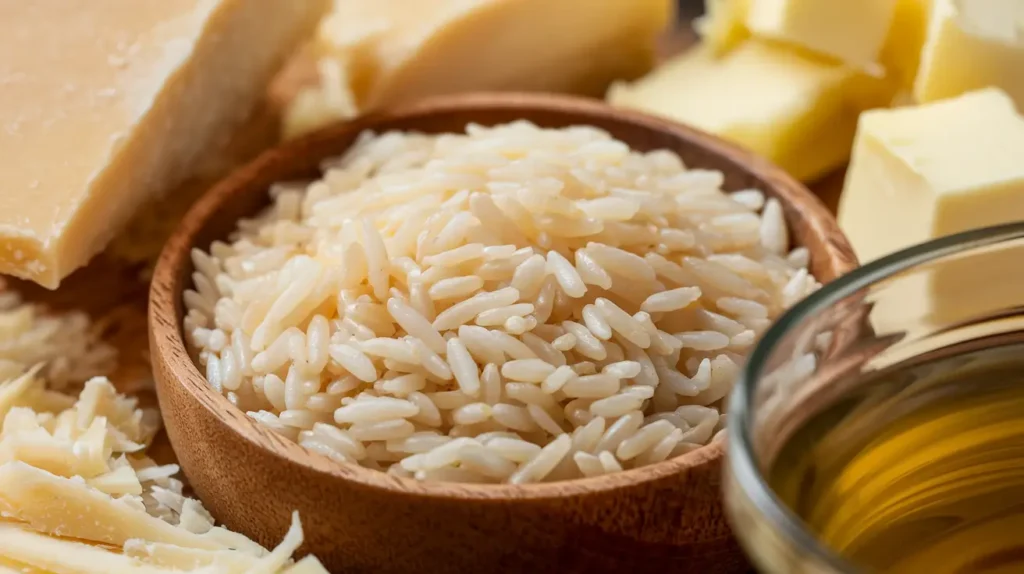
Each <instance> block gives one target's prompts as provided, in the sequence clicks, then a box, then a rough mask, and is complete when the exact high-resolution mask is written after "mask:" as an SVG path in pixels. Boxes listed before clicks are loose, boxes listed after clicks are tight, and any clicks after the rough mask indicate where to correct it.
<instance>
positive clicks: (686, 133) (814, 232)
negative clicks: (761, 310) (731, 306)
mask: <svg viewBox="0 0 1024 574" xmlns="http://www.w3.org/2000/svg"><path fill="white" fill-rule="evenodd" d="M523 119H525V120H529V121H531V122H533V123H535V124H537V125H540V126H542V127H566V126H570V125H590V126H595V127H598V128H601V129H603V130H606V131H607V132H609V133H610V134H612V135H613V136H614V137H616V138H617V139H620V140H622V141H624V142H626V143H627V144H629V145H630V146H631V147H633V148H634V149H637V150H640V151H650V150H655V149H669V150H672V151H674V152H676V153H677V154H679V156H680V157H681V158H682V160H683V161H684V162H685V163H686V165H688V166H690V167H695V168H704V169H711V170H717V171H721V172H722V173H723V174H724V176H725V184H724V189H725V190H727V191H737V190H741V189H749V188H756V189H760V190H762V191H764V192H765V193H766V195H768V196H771V197H776V198H778V199H779V201H780V203H781V205H782V207H783V211H784V214H785V217H786V221H787V223H788V225H789V228H790V237H791V241H792V242H793V244H794V245H800V246H804V247H806V248H808V250H809V251H810V254H811V265H810V270H811V272H812V273H813V274H814V275H815V276H816V277H817V278H818V279H819V281H822V282H827V281H830V280H832V279H834V278H836V277H838V276H839V275H841V274H843V273H845V272H846V271H849V270H851V269H853V268H854V267H856V259H855V257H854V255H853V252H852V249H851V248H850V246H849V244H848V243H847V241H846V239H845V237H843V235H842V234H841V233H840V231H839V229H838V226H837V225H836V223H835V220H834V218H833V217H832V215H831V214H830V213H829V212H828V210H827V209H826V208H825V206H824V205H823V204H822V203H821V202H820V201H819V200H818V199H817V198H816V197H815V196H814V195H812V194H811V193H810V192H809V191H808V190H807V189H806V188H805V187H803V186H802V185H801V184H800V183H798V182H796V181H795V180H793V179H792V178H791V177H789V176H788V175H787V174H785V173H784V172H783V171H782V170H780V169H779V168H777V167H775V166H773V165H772V164H770V163H769V162H767V161H765V160H762V159H760V158H758V157H756V156H754V155H753V154H751V153H750V152H747V151H745V150H743V149H740V148H738V147H736V146H734V145H731V144H729V143H726V142H724V141H722V140H719V139H717V138H715V137H713V136H710V135H707V134H704V133H702V132H699V131H697V130H694V129H692V128H688V127H685V126H681V125H678V124H674V123H672V122H669V121H666V120H662V119H658V118H654V117H651V116H647V115H644V114H640V113H635V112H629V111H624V110H619V109H614V108H611V107H609V106H607V105H605V104H603V103H601V102H599V101H594V100H585V99H580V98H573V97H566V96H552V95H538V94H500V95H499V94H473V95H464V96H456V97H446V98H441V99H437V100H428V101H424V102H422V103H419V104H416V105H413V106H410V107H407V108H403V109H401V110H398V111H394V112H387V113H382V114H375V115H369V116H364V117H361V118H358V119H356V120H354V121H351V122H348V123H344V124H339V125H337V126H334V127H331V128H327V129H325V130H321V131H319V132H316V133H314V134H311V135H309V136H307V137H304V138H302V139H299V140H296V141H294V142H290V143H287V144H285V145H283V146H281V147H278V148H275V149H272V150H269V151H267V152H265V153H264V154H262V155H261V156H260V157H258V158H257V159H256V160H255V161H253V162H252V163H251V164H249V165H247V166H245V167H243V168H242V169H240V170H239V171H237V172H235V173H234V174H232V175H231V176H230V177H228V178H227V179H225V180H224V181H222V182H221V183H219V184H218V185H217V186H215V187H214V188H212V189H211V190H210V191H209V192H207V194H206V195H205V196H204V197H203V198H202V199H201V200H200V201H199V202H198V203H197V204H196V205H195V206H193V208H192V209H191V210H190V211H189V213H188V214H187V215H186V216H185V218H184V220H183V221H182V223H181V224H180V226H179V228H178V229H177V230H176V232H175V234H174V235H173V236H172V238H171V239H170V240H169V241H168V243H167V245H166V246H165V248H164V251H163V253H162V254H161V257H160V260H159V262H158V265H157V269H156V271H155V273H154V279H153V286H152V290H151V296H150V329H151V339H152V341H153V345H154V346H155V349H154V350H155V351H156V356H157V357H160V358H162V360H166V361H167V362H168V363H169V364H168V365H167V367H168V369H169V370H170V372H171V373H172V376H173V378H174V379H176V382H177V384H180V385H182V386H183V387H185V389H186V390H187V391H188V393H189V394H190V395H191V396H192V397H194V398H195V399H196V402H197V403H198V405H197V406H200V405H201V407H202V408H208V409H214V410H217V411H219V413H221V414H220V415H219V416H220V417H221V420H223V421H224V423H225V424H226V425H227V426H229V427H231V429H232V430H233V431H234V432H236V433H238V434H240V435H243V436H244V437H245V438H246V439H247V440H249V441H252V442H254V443H256V444H257V445H259V446H261V447H262V448H266V449H270V450H273V451H274V452H275V453H276V454H277V455H278V456H281V457H284V458H287V459H290V460H292V461H293V462H299V463H301V464H304V465H306V466H310V467H312V468H315V469H317V470H319V471H321V472H324V473H328V474H333V475H336V476H338V477H343V478H346V479H351V480H356V481H359V482H362V483H364V484H366V485H367V486H370V487H380V488H387V489H396V488H397V489H400V490H404V491H408V492H410V493H416V494H423V495H428V496H449V495H453V494H454V495H457V496H460V497H471V498H492V499H493V498H501V497H512V498H517V497H531V498H533V497H549V496H564V495H565V494H567V493H572V492H573V491H576V492H578V493H585V492H594V491H597V490H605V489H610V488H617V487H620V486H625V485H628V484H636V483H638V482H643V481H647V480H655V479H658V478H662V477H665V476H667V475H670V474H673V473H677V472H680V471H682V470H685V469H688V468H691V467H694V466H698V465H702V464H704V463H707V462H709V461H713V460H716V459H718V458H720V456H721V454H722V447H721V445H720V444H718V443H715V444H712V445H709V446H707V447H704V448H701V449H697V450H695V451H693V452H691V453H688V454H686V455H683V456H680V457H677V458H675V459H672V460H669V461H665V462H662V463H658V464H654V465H650V466H645V467H640V468H636V469H631V470H627V471H624V472H620V473H612V474H608V475H603V476H599V477H594V478H583V479H576V480H572V481H565V482H553V483H539V484H528V485H522V486H516V485H461V484H459V485H448V484H438V483H423V482H419V481H415V480H412V479H404V478H396V477H392V476H388V475H385V474H384V473H381V472H378V471H374V470H371V469H366V468H362V467H356V466H355V465H340V464H337V463H335V462H333V461H330V460H329V459H327V458H326V457H323V456H320V455H317V454H314V453H310V452H308V451H306V450H305V449H303V448H302V447H300V446H298V445H297V444H295V443H292V442H291V441H288V440H286V439H284V438H283V437H280V436H278V435H277V434H276V433H273V432H272V431H269V430H266V429H263V428H262V427H260V426H258V425H257V424H256V423H255V422H253V421H251V420H250V419H249V418H248V417H247V416H246V415H245V414H244V413H242V412H241V411H240V410H238V409H236V408H235V407H234V406H233V405H231V404H230V403H229V402H228V401H227V399H225V398H224V397H222V396H221V395H220V394H219V393H216V392H214V391H213V390H212V389H210V387H209V385H208V384H207V382H206V380H205V378H204V377H203V375H202V374H201V373H200V372H199V370H198V368H197V367H196V366H195V365H194V364H193V362H192V360H191V359H190V358H189V354H188V352H187V350H186V348H185V343H184V338H183V334H182V327H181V325H182V319H183V316H184V305H183V301H182V293H183V291H184V290H185V289H186V288H188V287H189V278H190V277H191V274H192V272H193V267H192V262H191V258H190V257H189V252H190V250H191V249H192V248H193V247H203V248H206V247H208V246H209V245H210V243H211V242H213V241H214V240H217V239H223V238H225V237H227V236H228V235H229V234H230V233H231V232H232V231H233V230H234V229H235V225H236V222H237V221H238V220H239V219H241V218H244V217H250V216H252V215H254V214H256V213H257V212H258V211H259V210H261V209H262V208H264V207H266V206H267V205H268V203H269V201H268V193H267V192H268V189H269V187H270V186H271V185H272V184H274V183H276V182H282V181H289V180H307V179H312V178H315V177H317V176H318V174H319V166H320V163H321V161H322V160H323V159H326V158H329V157H333V156H337V155H341V154H343V153H344V152H345V150H346V149H347V148H348V147H349V146H350V145H351V144H352V143H353V142H354V141H355V139H356V138H357V137H358V135H359V134H360V133H361V132H363V131H364V130H367V129H370V130H374V131H376V132H378V133H379V132H385V131H389V130H412V131H419V132H424V133H444V132H453V131H461V130H463V129H464V128H465V126H466V125H467V124H469V123H477V124H482V125H496V124H501V123H507V122H511V121H515V120H523ZM162 406H164V407H165V408H174V406H173V405H162Z"/></svg>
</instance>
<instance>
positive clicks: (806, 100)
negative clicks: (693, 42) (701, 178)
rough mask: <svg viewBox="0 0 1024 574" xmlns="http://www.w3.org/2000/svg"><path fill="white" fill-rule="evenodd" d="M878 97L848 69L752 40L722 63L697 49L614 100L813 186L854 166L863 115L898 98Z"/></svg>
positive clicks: (619, 89) (616, 91) (616, 93)
mask: <svg viewBox="0 0 1024 574" xmlns="http://www.w3.org/2000/svg"><path fill="white" fill-rule="evenodd" d="M876 91H877V86H875V83H874V81H873V80H871V79H869V78H865V77H864V76H862V75H860V74H858V73H857V72H855V71H854V70H851V69H849V68H847V67H844V66H841V65H838V64H833V63H830V62H825V61H820V60H817V59H813V58H811V57H807V56H804V55H802V54H800V53H798V52H796V51H794V50H791V49H788V48H785V47H783V46H777V45H774V44H768V43H764V42H760V41H757V40H751V41H749V42H746V43H744V44H742V45H741V46H740V47H738V48H736V49H735V50H733V51H731V52H729V53H728V54H726V55H725V56H723V57H722V58H716V57H715V56H714V54H713V49H712V48H710V47H698V48H695V49H693V50H691V51H689V52H687V53H685V54H683V55H680V56H677V57H676V58H674V59H672V60H670V61H669V62H667V63H665V64H664V65H662V67H660V68H659V69H658V70H657V71H655V72H654V73H652V74H651V75H650V76H648V77H646V78H644V79H642V80H640V81H638V82H636V83H634V84H631V85H616V86H615V87H614V88H613V89H612V90H611V91H610V92H609V95H608V99H609V101H610V102H611V103H612V104H615V105H619V106H623V107H628V108H634V109H639V110H643V111H647V112H650V113H654V114H658V115H661V116H664V117H667V118H669V119H673V120H676V121H679V122H682V123H685V124H690V125H692V126H695V127H697V128H700V129H702V130H705V131H708V132H711V133H714V134H717V135H720V136H722V137H724V138H726V139H729V140H732V141H734V142H737V143H739V144H742V145H744V146H746V147H748V148H750V149H751V150H753V151H754V152H756V153H758V154H760V155H762V156H765V157H767V158H768V159H770V160H772V161H774V162H775V163H777V164H778V165H780V166H781V167H783V168H784V169H786V170H787V171H789V172H790V173H791V174H793V175H794V176H795V177H797V178H799V179H802V180H805V181H809V180H813V179H815V178H817V177H819V176H821V175H824V174H825V173H827V172H829V171H830V170H832V169H835V168H836V167H839V166H840V165H842V164H843V163H844V162H845V161H846V160H847V158H848V157H849V153H850V146H851V144H852V142H853V135H854V132H855V131H856V125H857V115H858V113H859V112H860V111H861V110H863V109H866V108H867V107H870V106H871V105H876V104H878V103H884V102H887V101H888V99H889V98H891V94H889V93H881V94H879V93H875V92H876Z"/></svg>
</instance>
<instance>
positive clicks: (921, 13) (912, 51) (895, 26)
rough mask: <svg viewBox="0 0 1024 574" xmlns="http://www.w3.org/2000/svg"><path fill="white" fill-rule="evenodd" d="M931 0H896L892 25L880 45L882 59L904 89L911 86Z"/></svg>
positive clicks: (918, 63) (926, 26)
mask: <svg viewBox="0 0 1024 574" xmlns="http://www.w3.org/2000/svg"><path fill="white" fill-rule="evenodd" d="M931 4H932V0H897V2H896V11H895V13H894V14H893V20H892V26H890V28H889V35H888V37H887V38H886V41H885V45H884V46H883V47H882V54H881V63H882V66H883V67H884V68H885V71H886V74H887V75H890V76H895V77H896V78H897V79H898V81H899V83H900V85H901V86H902V88H903V89H905V90H907V91H908V92H910V91H912V90H913V87H914V79H915V78H916V77H917V70H918V67H919V66H920V63H921V50H922V48H923V47H924V43H925V38H926V36H927V34H926V33H927V30H928V19H929V18H928V17H929V11H930V8H931Z"/></svg>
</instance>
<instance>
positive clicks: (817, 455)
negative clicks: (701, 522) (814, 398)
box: [769, 346, 1024, 574]
mask: <svg viewBox="0 0 1024 574" xmlns="http://www.w3.org/2000/svg"><path fill="white" fill-rule="evenodd" d="M769 481H770V482H771V484H772V486H773V488H774V489H775V491H776V492H777V493H778V494H779V496H780V497H781V498H782V499H783V501H784V502H785V503H786V504H787V505H788V506H789V507H790V508H791V509H792V510H794V511H795V512H796V514H798V515H799V516H800V517H801V518H802V519H803V520H804V521H805V522H806V523H807V524H808V525H809V527H810V529H811V530H812V531H813V532H815V533H816V534H817V535H818V537H819V538H820V540H822V541H823V542H824V543H825V545H827V546H829V547H831V548H832V549H833V550H835V551H836V552H838V553H839V554H840V555H841V556H843V557H844V558H846V559H847V561H848V562H849V563H850V564H853V565H855V566H856V567H857V568H859V569H861V570H863V571H866V572H894V573H904V572H906V573H914V574H945V573H951V574H953V573H955V574H975V573H978V574H981V573H984V574H1003V573H1010V572H1015V573H1021V572H1024V348H1022V347H1021V346H1013V347H1003V348H1000V349H997V350H988V351H981V352H976V353H972V354H970V355H959V356H956V357H953V358H951V359H945V360H943V361H942V362H936V363H929V364H928V365H926V366H924V367H919V368H916V369H914V370H905V371H902V372H896V373H889V374H886V375H885V376H884V377H882V378H880V379H879V380H878V381H877V382H875V383H873V384H871V385H869V386H868V387H866V388H865V389H864V390H862V391H861V392H859V393H858V394H857V395H856V396H851V397H849V398H848V400H846V401H843V403H842V404H841V405H838V406H836V407H834V408H832V409H831V410H829V411H828V412H826V413H824V414H822V415H819V416H816V417H815V418H813V419H811V420H810V421H809V422H808V423H807V424H805V425H804V426H803V427H802V428H801V429H800V430H798V431H797V432H796V433H795V434H794V435H793V437H792V438H791V439H790V440H789V441H788V442H787V444H786V445H785V446H784V447H783V449H782V451H781V452H780V454H779V456H778V457H777V458H776V460H775V462H774V463H773V465H772V469H771V470H770V472H769Z"/></svg>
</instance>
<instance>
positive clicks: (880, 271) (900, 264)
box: [726, 221, 1024, 573]
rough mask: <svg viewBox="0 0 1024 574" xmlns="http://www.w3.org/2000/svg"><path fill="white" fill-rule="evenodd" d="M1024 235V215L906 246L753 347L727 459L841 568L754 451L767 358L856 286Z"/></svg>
mask: <svg viewBox="0 0 1024 574" xmlns="http://www.w3.org/2000/svg"><path fill="white" fill-rule="evenodd" d="M1016 239H1024V221H1022V222H1016V223H1008V224H1003V225H997V226H992V227H984V228H980V229H974V230H970V231H965V232H961V233H957V234H954V235H949V236H945V237H941V238H939V239H933V240H930V241H927V242H924V243H920V244H917V245H914V246H912V247H908V248H906V249H902V250H900V251H897V252H895V253H892V254H890V255H887V256H885V257H882V258H879V259H877V260H875V261H872V262H870V263H868V264H866V265H863V266H861V267H858V268H856V269H854V270H853V271H850V272H849V273H847V274H845V275H842V276H841V277H838V278H836V279H835V280H833V281H832V282H830V283H827V284H825V285H823V286H822V287H821V288H820V289H818V290H817V291H815V292H814V293H812V294H810V295H809V296H807V297H806V298H804V299H803V300H801V301H800V302H798V303H797V304H796V305H794V306H793V307H791V308H790V309H788V310H787V311H786V312H785V313H783V314H782V316H781V317H779V319H778V320H776V321H775V323H774V324H772V326H771V327H769V328H768V330H767V331H766V332H765V334H764V336H763V337H762V338H761V340H760V342H758V344H757V345H756V346H755V347H754V350H753V352H751V354H750V357H749V358H748V360H747V363H746V365H745V366H744V367H743V369H742V370H741V372H740V377H739V380H738V381H737V383H736V386H735V388H734V389H733V391H732V394H731V397H730V398H729V403H728V417H729V424H728V431H727V433H726V436H727V441H726V442H727V445H728V448H727V449H726V455H727V459H728V462H727V465H728V468H729V471H730V472H731V473H732V475H733V479H734V480H735V481H736V483H737V484H738V485H739V487H740V488H741V489H742V491H743V493H744V494H745V495H746V496H747V497H748V498H749V500H750V502H751V503H752V504H753V506H754V508H756V510H757V511H758V512H759V513H760V514H761V516H763V517H764V518H765V519H766V520H767V521H768V522H769V523H770V525H771V527H773V528H775V529H778V530H779V531H781V533H782V534H783V535H784V536H785V537H786V538H788V539H789V540H791V541H793V542H794V543H796V544H797V545H798V546H800V549H801V550H802V551H804V552H806V553H807V554H809V555H810V556H811V557H813V558H814V559H815V560H817V561H819V562H821V563H822V564H824V565H827V566H828V567H830V568H832V569H834V570H835V571H836V572H841V573H855V572H857V571H858V570H857V569H856V567H855V566H854V565H853V564H851V563H849V562H848V561H846V560H845V559H843V558H842V557H840V556H839V555H838V554H837V553H835V552H834V551H832V550H831V549H829V548H828V547H826V546H825V545H824V544H822V543H821V542H819V541H818V539H817V538H816V537H815V536H814V535H813V534H811V533H810V532H809V531H808V530H807V528H806V527H805V526H804V524H803V522H802V521H801V520H800V519H799V518H798V517H797V516H796V515H795V514H794V513H793V512H792V511H791V510H790V509H789V508H787V507H786V505H785V504H783V503H782V501H781V500H779V498H778V496H776V494H775V492H774V490H772V488H771V487H770V486H768V483H767V481H766V480H765V477H764V474H763V473H762V472H761V470H760V469H759V466H758V464H757V462H756V460H755V456H754V452H753V436H752V422H753V421H752V415H753V414H754V412H753V408H752V405H753V396H754V393H755V391H756V389H757V384H758V382H759V381H760V379H761V378H762V375H763V373H762V371H763V369H764V366H765V363H766V362H767V360H768V359H769V358H770V357H771V356H772V354H773V353H774V351H775V350H776V347H777V346H778V344H779V343H780V342H781V341H782V340H783V338H784V337H785V336H786V334H787V333H789V332H790V331H792V330H793V329H794V328H796V327H798V326H800V325H801V324H803V323H804V322H805V321H807V320H808V319H809V318H812V317H814V316H815V315H816V314H818V313H820V312H822V311H824V310H826V309H828V308H830V307H832V306H833V305H835V304H836V303H838V302H840V301H842V300H843V299H845V298H847V297H849V296H851V295H854V294H856V293H857V292H859V291H861V290H862V289H865V288H867V287H870V286H872V285H875V284H877V283H879V282H881V281H884V280H886V279H888V278H890V277H893V276H895V275H897V274H899V273H902V272H904V271H907V270H910V269H913V268H915V267H918V266H920V265H922V264H926V263H929V262H932V261H936V260H939V259H942V258H944V257H948V256H951V255H957V254H959V253H963V252H965V251H969V250H972V249H977V248H980V247H987V246H992V245H998V244H1000V243H1004V242H1007V241H1013V240H1016Z"/></svg>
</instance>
